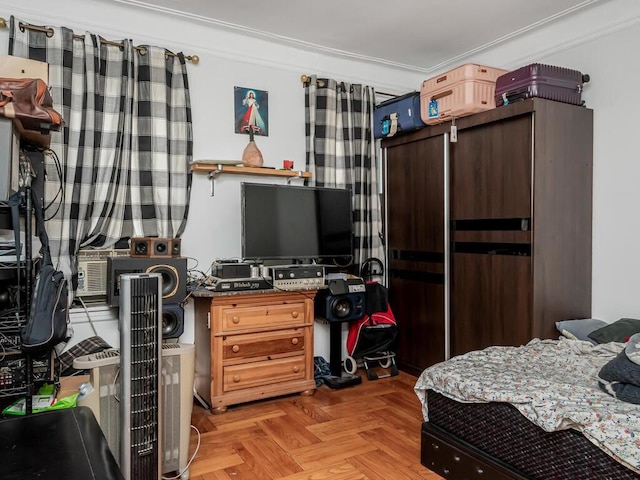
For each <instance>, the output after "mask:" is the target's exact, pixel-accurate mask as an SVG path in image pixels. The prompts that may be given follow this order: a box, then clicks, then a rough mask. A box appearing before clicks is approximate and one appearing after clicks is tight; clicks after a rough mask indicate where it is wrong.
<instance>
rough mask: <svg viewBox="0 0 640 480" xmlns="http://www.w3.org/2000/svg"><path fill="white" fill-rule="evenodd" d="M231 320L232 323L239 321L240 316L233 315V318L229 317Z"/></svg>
mask: <svg viewBox="0 0 640 480" xmlns="http://www.w3.org/2000/svg"><path fill="white" fill-rule="evenodd" d="M231 321H232V322H233V323H240V317H238V316H237V315H236V316H235V317H233V318H232V319H231Z"/></svg>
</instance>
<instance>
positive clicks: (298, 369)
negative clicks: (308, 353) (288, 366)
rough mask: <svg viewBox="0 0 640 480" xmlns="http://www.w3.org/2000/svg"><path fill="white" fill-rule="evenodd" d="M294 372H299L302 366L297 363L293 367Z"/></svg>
mask: <svg viewBox="0 0 640 480" xmlns="http://www.w3.org/2000/svg"><path fill="white" fill-rule="evenodd" d="M292 370H293V373H298V372H299V371H300V367H299V366H297V365H294V367H293V368H292Z"/></svg>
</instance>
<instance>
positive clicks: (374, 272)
mask: <svg viewBox="0 0 640 480" xmlns="http://www.w3.org/2000/svg"><path fill="white" fill-rule="evenodd" d="M382 275H384V265H383V263H382V260H380V259H379V258H375V257H371V258H367V259H366V260H365V261H364V262H362V266H361V267H360V277H362V278H371V277H374V276H382Z"/></svg>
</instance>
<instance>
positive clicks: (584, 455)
mask: <svg viewBox="0 0 640 480" xmlns="http://www.w3.org/2000/svg"><path fill="white" fill-rule="evenodd" d="M427 403H428V404H429V421H427V422H425V423H423V424H422V433H421V452H420V461H421V463H422V464H423V465H424V466H425V467H427V468H428V469H430V470H432V471H434V472H436V473H437V474H439V475H440V476H442V477H444V478H447V479H452V480H480V479H485V480H532V479H551V478H554V479H560V480H573V479H576V478H584V479H587V478H588V479H590V480H613V479H616V480H638V479H639V478H640V475H638V474H636V473H635V472H633V471H632V470H629V469H628V468H627V467H625V466H624V465H622V464H621V463H618V462H617V461H616V460H614V459H613V458H611V457H610V456H609V455H607V454H606V453H605V452H604V451H602V450H600V449H599V448H598V447H597V446H596V445H594V444H593V443H591V442H590V441H589V440H588V439H587V438H586V437H585V436H584V435H582V434H581V433H580V432H577V431H575V430H571V429H567V430H560V431H556V432H546V431H544V430H543V429H541V428H539V427H538V426H537V425H535V424H534V423H532V422H530V421H529V420H527V419H526V418H525V417H524V416H523V415H522V414H521V413H520V412H519V411H518V410H517V409H516V408H515V407H513V406H511V405H509V404H505V403H494V402H490V403H484V404H474V403H459V402H456V401H454V400H451V399H448V398H447V397H445V396H443V395H441V394H439V393H436V392H434V391H432V390H428V391H427Z"/></svg>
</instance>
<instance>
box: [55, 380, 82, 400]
mask: <svg viewBox="0 0 640 480" xmlns="http://www.w3.org/2000/svg"><path fill="white" fill-rule="evenodd" d="M88 381H89V375H73V376H71V377H60V391H59V392H58V395H57V397H58V398H64V397H68V396H69V395H73V394H74V393H78V387H79V386H80V384H82V383H87V382H88Z"/></svg>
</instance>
